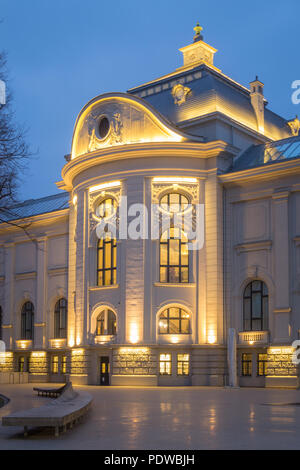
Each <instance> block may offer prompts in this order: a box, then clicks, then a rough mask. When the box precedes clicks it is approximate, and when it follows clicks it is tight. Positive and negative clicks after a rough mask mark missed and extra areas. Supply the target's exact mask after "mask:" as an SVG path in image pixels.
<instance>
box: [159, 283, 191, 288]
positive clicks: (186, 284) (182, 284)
mask: <svg viewBox="0 0 300 470" xmlns="http://www.w3.org/2000/svg"><path fill="white" fill-rule="evenodd" d="M154 286H155V287H176V289H178V288H180V287H196V283H195V282H174V283H173V282H154Z"/></svg>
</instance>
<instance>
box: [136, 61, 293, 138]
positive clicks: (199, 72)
mask: <svg viewBox="0 0 300 470" xmlns="http://www.w3.org/2000/svg"><path fill="white" fill-rule="evenodd" d="M176 83H181V84H183V85H184V86H187V87H189V88H190V90H191V92H190V93H189V94H188V95H187V98H186V101H185V102H184V103H182V104H181V105H180V106H178V105H177V104H175V102H174V99H173V96H172V93H171V91H172V87H173V86H174V85H175V84H176ZM128 93H131V94H135V95H137V96H139V97H141V98H143V99H144V100H146V101H148V103H150V104H151V105H152V106H153V107H154V108H156V109H157V110H158V111H159V112H160V113H162V114H163V115H164V116H166V118H168V119H169V120H170V121H171V122H173V123H174V124H175V125H178V126H179V127H180V123H186V122H187V121H189V120H194V119H197V118H199V117H202V116H205V115H208V114H210V113H214V112H218V111H219V112H221V113H223V114H225V115H226V116H228V117H230V118H232V119H234V120H236V121H237V122H240V123H241V124H243V125H245V126H247V127H249V128H252V129H254V130H256V129H257V120H256V115H255V111H254V109H253V106H252V104H251V99H250V91H249V90H248V89H247V88H245V87H243V86H242V85H240V84H238V83H237V82H235V81H234V80H231V79H230V78H229V77H226V75H224V74H222V73H221V72H218V71H215V70H213V69H211V68H209V67H207V66H206V65H205V64H201V65H200V66H198V67H195V68H194V69H193V70H189V71H184V72H182V71H181V72H178V74H176V75H172V76H171V77H168V76H167V77H166V78H164V77H162V78H161V79H158V80H157V81H156V82H151V83H149V84H146V85H141V86H140V87H137V88H133V89H130V90H129V91H128ZM265 134H266V135H268V134H270V135H273V136H275V138H276V137H277V138H278V139H282V138H286V137H289V136H290V135H291V132H290V129H289V127H288V126H287V124H286V120H285V119H283V118H282V117H281V116H279V115H277V114H275V113H273V112H272V111H270V110H269V109H268V108H267V107H265Z"/></svg>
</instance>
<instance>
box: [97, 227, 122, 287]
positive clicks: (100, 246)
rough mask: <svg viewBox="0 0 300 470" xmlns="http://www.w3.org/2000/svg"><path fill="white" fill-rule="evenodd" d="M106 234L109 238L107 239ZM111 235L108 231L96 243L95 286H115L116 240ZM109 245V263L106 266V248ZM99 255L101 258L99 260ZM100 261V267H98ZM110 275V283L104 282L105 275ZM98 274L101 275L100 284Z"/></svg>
mask: <svg viewBox="0 0 300 470" xmlns="http://www.w3.org/2000/svg"><path fill="white" fill-rule="evenodd" d="M108 234H110V237H109V238H108ZM112 235H113V234H112V233H111V232H110V231H109V232H106V234H105V235H103V236H102V237H101V238H100V239H99V240H98V243H97V286H98V287H105V286H113V285H116V284H117V239H116V238H114V237H113V236H112ZM107 245H108V246H109V245H110V263H108V264H106V254H105V253H106V246H107ZM100 253H101V258H100ZM100 259H101V260H102V262H101V267H99V265H100ZM107 272H109V273H110V281H109V282H106V275H105V274H106V273H107ZM100 273H102V279H101V282H100Z"/></svg>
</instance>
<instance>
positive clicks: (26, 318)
mask: <svg viewBox="0 0 300 470" xmlns="http://www.w3.org/2000/svg"><path fill="white" fill-rule="evenodd" d="M33 331H34V306H33V304H32V303H31V302H25V304H24V305H23V307H22V313H21V339H33Z"/></svg>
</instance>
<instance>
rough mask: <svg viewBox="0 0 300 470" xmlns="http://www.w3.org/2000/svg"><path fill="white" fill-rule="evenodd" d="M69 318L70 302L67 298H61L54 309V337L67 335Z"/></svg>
mask: <svg viewBox="0 0 300 470" xmlns="http://www.w3.org/2000/svg"><path fill="white" fill-rule="evenodd" d="M67 319H68V302H67V300H66V299H64V298H62V299H59V300H58V301H57V302H56V304H55V309H54V337H55V338H66V337H67Z"/></svg>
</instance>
